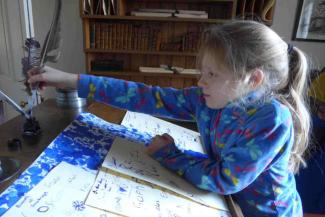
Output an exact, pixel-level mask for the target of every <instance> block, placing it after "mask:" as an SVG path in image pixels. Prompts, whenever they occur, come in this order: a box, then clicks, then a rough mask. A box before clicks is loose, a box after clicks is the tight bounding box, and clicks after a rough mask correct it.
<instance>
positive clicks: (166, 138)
mask: <svg viewBox="0 0 325 217" xmlns="http://www.w3.org/2000/svg"><path fill="white" fill-rule="evenodd" d="M172 143H174V139H173V137H171V136H170V135H169V134H167V133H164V134H163V135H161V136H160V135H157V136H155V137H154V138H153V139H152V141H151V143H150V144H149V146H148V147H147V153H148V154H149V155H153V154H154V153H155V152H156V151H158V150H159V149H161V148H163V147H165V146H166V145H169V144H172Z"/></svg>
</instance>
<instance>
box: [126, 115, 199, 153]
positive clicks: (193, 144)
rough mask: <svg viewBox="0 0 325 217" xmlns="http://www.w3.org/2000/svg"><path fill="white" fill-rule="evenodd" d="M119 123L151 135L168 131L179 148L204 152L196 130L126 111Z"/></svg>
mask: <svg viewBox="0 0 325 217" xmlns="http://www.w3.org/2000/svg"><path fill="white" fill-rule="evenodd" d="M121 125H123V126H126V127H132V128H135V129H137V130H139V131H140V132H143V133H148V134H150V135H151V136H155V135H161V134H164V133H168V134H169V135H171V136H172V137H173V138H174V141H175V145H176V146H177V148H179V149H180V150H191V151H194V152H200V153H205V150H204V148H203V146H202V144H201V141H200V134H199V133H198V132H195V131H193V130H189V129H186V128H184V127H180V126H177V125H175V124H172V123H169V122H167V121H164V120H162V119H159V118H156V117H153V116H151V115H147V114H142V113H138V112H130V111H127V112H126V114H125V116H124V118H123V120H122V123H121Z"/></svg>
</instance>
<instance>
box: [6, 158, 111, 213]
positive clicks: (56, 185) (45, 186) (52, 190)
mask: <svg viewBox="0 0 325 217" xmlns="http://www.w3.org/2000/svg"><path fill="white" fill-rule="evenodd" d="M95 178H96V171H86V170H84V169H82V168H80V167H77V166H73V165H71V164H68V163H65V162H62V163H60V164H59V165H57V166H56V167H55V168H54V169H53V170H51V171H50V172H49V174H48V175H47V176H46V177H45V178H44V179H43V180H42V181H41V182H40V183H39V184H38V185H36V186H35V187H34V188H33V189H32V190H31V191H29V192H28V193H27V194H25V195H24V196H23V197H22V198H21V199H20V200H19V201H18V202H17V203H16V204H15V205H14V206H13V207H11V208H10V209H9V210H8V211H7V212H6V213H5V214H4V215H3V217H116V216H117V215H115V214H112V213H109V212H106V211H104V210H100V209H95V208H93V207H89V206H86V205H85V204H84V201H85V199H86V197H87V194H88V192H89V191H90V189H91V187H92V185H93V183H94V181H95Z"/></svg>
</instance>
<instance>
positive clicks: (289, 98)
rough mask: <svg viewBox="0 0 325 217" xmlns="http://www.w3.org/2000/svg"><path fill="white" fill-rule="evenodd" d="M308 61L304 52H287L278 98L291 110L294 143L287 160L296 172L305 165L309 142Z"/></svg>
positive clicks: (297, 50) (296, 50) (295, 50)
mask: <svg viewBox="0 0 325 217" xmlns="http://www.w3.org/2000/svg"><path fill="white" fill-rule="evenodd" d="M307 79H308V62H307V58H306V56H305V55H304V53H303V52H302V51H301V50H300V49H298V48H297V47H293V48H292V50H291V52H290V53H289V76H288V82H287V85H286V87H285V88H283V89H282V91H280V96H279V97H280V100H281V101H282V102H283V103H284V104H286V105H287V106H288V107H289V109H290V110H291V113H292V117H293V123H294V135H295V136H294V144H293V147H292V150H291V156H290V160H289V166H290V169H291V170H292V171H293V172H294V173H297V172H298V170H299V167H300V166H301V165H303V166H306V162H305V160H304V157H303V156H304V155H303V154H304V152H305V151H306V150H307V147H308V143H309V130H310V125H311V123H310V114H309V112H308V109H307V103H306V102H307Z"/></svg>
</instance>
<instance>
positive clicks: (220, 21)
mask: <svg viewBox="0 0 325 217" xmlns="http://www.w3.org/2000/svg"><path fill="white" fill-rule="evenodd" d="M81 18H83V19H94V20H95V19H99V20H129V21H130V20H134V21H162V22H191V23H193V22H194V23H212V24H223V23H226V22H229V19H198V18H175V17H147V16H144V17H140V16H116V15H113V16H105V15H82V16H81Z"/></svg>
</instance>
